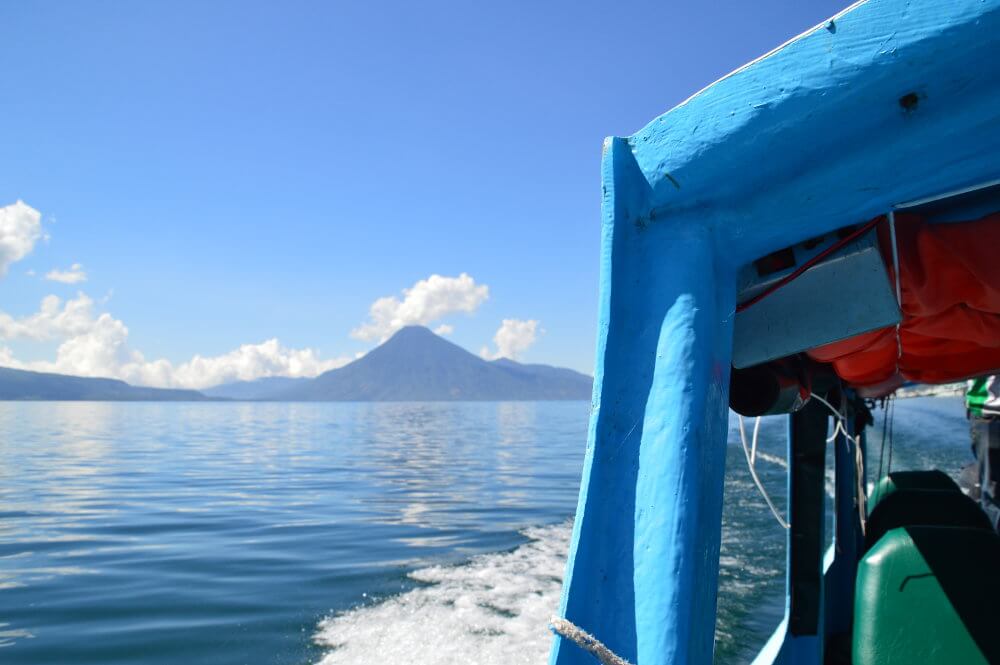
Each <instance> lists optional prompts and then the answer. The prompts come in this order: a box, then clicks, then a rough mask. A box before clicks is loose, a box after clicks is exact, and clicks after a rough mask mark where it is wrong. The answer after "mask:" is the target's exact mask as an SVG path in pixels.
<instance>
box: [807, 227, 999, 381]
mask: <svg viewBox="0 0 1000 665" xmlns="http://www.w3.org/2000/svg"><path fill="white" fill-rule="evenodd" d="M877 228H878V234H879V244H880V246H881V248H882V258H883V260H884V261H885V263H886V266H887V267H888V271H889V279H890V281H891V282H892V283H893V284H895V281H894V280H895V277H894V274H893V268H892V245H891V241H890V237H889V227H888V222H887V221H885V220H883V221H882V222H880V223H879V224H878V227H877ZM896 241H897V246H898V250H899V275H900V290H901V292H902V311H903V321H902V324H901V325H900V341H901V346H902V356H900V357H899V358H898V363H897V353H898V352H897V348H898V347H897V343H896V331H895V328H884V329H882V330H876V331H874V332H869V333H864V334H862V335H857V336H855V337H851V338H849V339H845V340H842V341H840V342H834V343H833V344H827V345H824V346H821V347H817V348H815V349H812V350H811V351H809V355H810V356H811V357H812V358H814V359H815V360H819V361H821V362H828V363H833V366H834V369H835V370H836V371H837V374H839V375H840V377H841V378H842V379H844V380H845V381H847V382H848V383H850V384H851V385H853V386H855V387H857V388H859V389H861V390H862V392H863V393H865V394H867V395H869V396H876V395H882V394H887V393H889V392H892V390H894V389H895V388H896V387H898V386H899V385H902V383H903V382H904V381H917V382H919V383H948V382H950V381H958V380H961V379H965V378H969V377H972V376H978V375H981V374H988V373H991V372H995V371H997V370H1000V213H993V214H991V215H988V216H986V217H983V218H982V219H978V220H975V221H969V222H957V223H955V222H951V223H941V224H926V223H925V222H924V221H923V220H922V219H921V218H920V217H919V216H917V215H913V214H898V215H896ZM897 365H898V370H899V371H898V372H897Z"/></svg>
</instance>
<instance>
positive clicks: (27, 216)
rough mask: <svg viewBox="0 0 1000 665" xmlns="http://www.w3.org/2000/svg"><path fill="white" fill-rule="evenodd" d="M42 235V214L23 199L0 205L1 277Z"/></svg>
mask: <svg viewBox="0 0 1000 665" xmlns="http://www.w3.org/2000/svg"><path fill="white" fill-rule="evenodd" d="M41 237H42V215H41V213H39V212H38V211H37V210H35V209H34V208H32V207H31V206H29V205H27V204H26V203H24V202H23V201H17V202H16V203H12V204H10V205H7V206H3V207H0V277H2V276H4V275H6V274H7V269H8V268H10V265H11V264H12V263H16V262H17V261H20V260H21V259H23V258H24V257H25V256H27V255H28V254H30V253H31V250H32V249H34V248H35V243H36V242H38V240H39V238H41Z"/></svg>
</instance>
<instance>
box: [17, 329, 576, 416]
mask: <svg viewBox="0 0 1000 665" xmlns="http://www.w3.org/2000/svg"><path fill="white" fill-rule="evenodd" d="M592 382H593V380H592V379H591V378H590V377H589V376H587V375H585V374H580V373H579V372H574V371H573V370H569V369H560V368H557V367H550V366H548V365H523V364H521V363H517V362H514V361H513V360H507V359H500V360H494V361H486V360H483V359H482V358H480V357H478V356H476V355H473V354H472V353H469V352H468V351H466V350H465V349H463V348H462V347H460V346H458V345H456V344H452V343H451V342H449V341H447V340H445V339H443V338H441V337H439V336H437V335H435V334H434V333H433V332H431V331H430V330H428V329H427V328H424V327H421V326H410V327H406V328H403V329H401V330H400V331H399V332H397V333H396V334H395V335H393V336H392V337H391V338H390V339H389V340H388V341H386V342H385V343H384V344H382V345H381V346H379V347H378V348H376V349H373V350H372V351H370V352H369V353H368V354H367V355H365V356H362V357H361V358H359V359H358V360H355V361H354V362H352V363H350V364H348V365H345V366H343V367H340V368H338V369H334V370H330V371H329V372H326V373H324V374H320V375H319V376H317V377H316V378H314V379H304V378H299V379H296V378H289V377H268V378H263V379H257V380H256V381H237V382H235V383H227V384H223V385H220V386H215V387H214V388H209V389H207V390H203V391H201V392H199V391H195V390H168V389H164V388H143V387H139V386H132V385H129V384H127V383H125V382H124V381H118V380H116V379H94V378H86V377H78V376H66V375H62V374H44V373H40V372H27V371H23V370H16V369H9V368H2V367H0V400H115V401H184V400H188V401H198V400H213V399H214V400H219V399H223V400H267V401H314V402H354V401H357V402H401V401H414V402H421V401H428V402H438V401H459V400H469V401H521V400H589V399H590V396H591V386H592Z"/></svg>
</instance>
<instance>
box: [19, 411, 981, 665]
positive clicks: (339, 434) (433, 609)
mask: <svg viewBox="0 0 1000 665" xmlns="http://www.w3.org/2000/svg"><path fill="white" fill-rule="evenodd" d="M588 409H589V404H587V403H576V402H573V403H499V404H496V403H474V404H472V403H470V404H222V403H219V404H176V403H143V404H127V403H0V662H3V663H84V664H91V663H93V664H98V663H100V664H115V663H171V664H172V663H178V662H185V663H212V664H216V663H218V664H226V663H233V664H235V663H296V664H305V663H319V662H323V663H325V664H333V663H382V662H386V663H388V662H417V663H450V662H475V663H522V662H523V663H538V662H545V657H546V653H547V646H548V641H549V637H548V634H547V632H546V630H545V621H546V619H547V618H548V616H549V615H550V614H551V613H552V612H553V611H554V609H555V606H556V604H557V603H558V593H559V581H560V577H561V575H562V572H563V571H562V568H563V565H564V561H565V551H566V544H567V542H568V537H569V530H570V525H569V522H568V520H569V518H570V517H571V515H572V513H573V510H574V509H575V506H576V498H577V488H578V484H579V473H580V467H581V464H582V459H583V449H584V444H585V438H586V428H587V417H588ZM962 415H963V414H962V408H961V403H960V401H958V400H948V399H936V400H935V399H916V400H909V401H907V402H902V403H901V404H900V406H899V407H898V410H897V417H896V426H895V447H894V454H893V468H905V467H907V466H914V467H919V466H939V467H940V468H943V469H944V470H946V471H949V472H952V473H957V471H958V469H959V468H960V467H961V465H962V464H964V463H965V462H966V461H967V458H968V448H967V444H966V441H967V434H966V430H965V427H964V419H963V417H962ZM732 424H733V425H734V424H735V422H734V423H732ZM735 431H736V430H735V427H733V428H731V436H730V439H731V445H730V449H729V458H728V462H727V463H728V465H729V467H728V471H727V481H726V506H725V516H724V528H723V554H722V570H721V589H720V601H719V625H718V629H717V639H718V643H717V662H733V663H735V662H743V661H744V660H746V658H747V656H748V654H749V653H751V652H752V650H753V649H754V648H756V647H757V646H758V645H759V644H760V643H761V642H762V641H763V640H764V639H765V638H766V636H767V635H768V634H769V632H770V630H771V629H772V628H773V625H774V623H776V622H777V620H778V618H779V616H780V610H781V602H782V601H781V592H782V588H783V561H784V540H783V537H784V536H783V533H782V530H781V529H780V528H779V527H778V526H777V525H776V524H775V523H774V521H773V518H772V517H771V516H770V514H769V513H768V512H767V511H766V508H765V507H764V504H763V502H762V501H761V500H760V497H759V495H758V494H757V493H756V489H755V488H754V487H753V485H752V483H751V481H750V479H749V476H748V475H747V472H746V468H745V462H744V461H743V453H742V451H741V450H740V449H739V447H738V444H737V443H735V442H736V441H738V439H737V438H736V437H735ZM874 434H875V433H873V435H874ZM783 437H784V423H783V421H782V420H780V419H768V420H765V421H764V423H763V427H762V444H761V449H762V451H763V453H764V459H763V460H762V461H761V462H760V463H759V468H760V470H761V473H762V476H763V477H764V482H765V483H767V484H768V487H769V488H772V490H771V491H772V494H775V495H779V496H780V494H781V493H782V492H783V487H784V473H785V469H784V467H783V458H784V455H785V450H784V438H783ZM875 438H877V437H875ZM873 447H874V448H875V449H876V454H877V448H878V446H877V445H875V446H873Z"/></svg>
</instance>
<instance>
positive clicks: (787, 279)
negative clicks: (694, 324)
mask: <svg viewBox="0 0 1000 665" xmlns="http://www.w3.org/2000/svg"><path fill="white" fill-rule="evenodd" d="M881 220H882V218H881V217H876V218H875V219H873V220H871V221H870V222H868V223H867V224H865V225H864V226H862V227H860V228H858V229H855V230H854V231H852V232H851V234H850V235H848V236H846V237H844V238H841V239H840V240H838V241H837V242H835V243H833V244H832V245H830V246H829V247H827V248H826V249H824V250H823V251H822V252H820V253H819V254H817V255H816V256H814V257H812V258H811V259H809V260H808V261H806V262H805V263H803V264H802V265H800V266H799V267H798V268H796V269H795V270H794V271H792V272H791V273H789V274H788V275H786V276H784V277H782V278H781V279H779V280H778V281H777V282H775V283H774V284H772V285H771V286H769V287H767V288H766V289H764V290H763V291H761V292H760V293H758V294H757V295H755V296H754V297H753V298H751V299H750V300H747V301H746V302H741V303H740V304H738V305H737V306H736V311H737V312H742V311H743V310H745V309H747V308H749V307H752V306H753V305H756V304H757V303H759V302H760V301H761V300H763V299H764V298H766V297H768V296H769V295H771V294H772V293H774V292H775V291H777V290H778V289H780V288H781V287H783V286H785V285H786V284H788V283H789V282H791V281H792V280H794V279H797V278H798V277H799V276H800V275H802V273H804V272H805V271H806V270H809V268H812V267H813V266H814V265H816V264H817V263H819V262H820V261H822V260H823V259H825V258H826V257H828V256H830V254H832V253H834V252H836V251H837V250H838V249H840V248H841V247H843V246H844V245H847V244H849V243H851V242H853V241H854V240H857V239H858V238H860V237H861V236H863V235H864V234H865V233H867V232H868V231H870V230H871V229H872V228H873V227H874V226H875V225H876V224H878V223H879V222H880V221H881Z"/></svg>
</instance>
